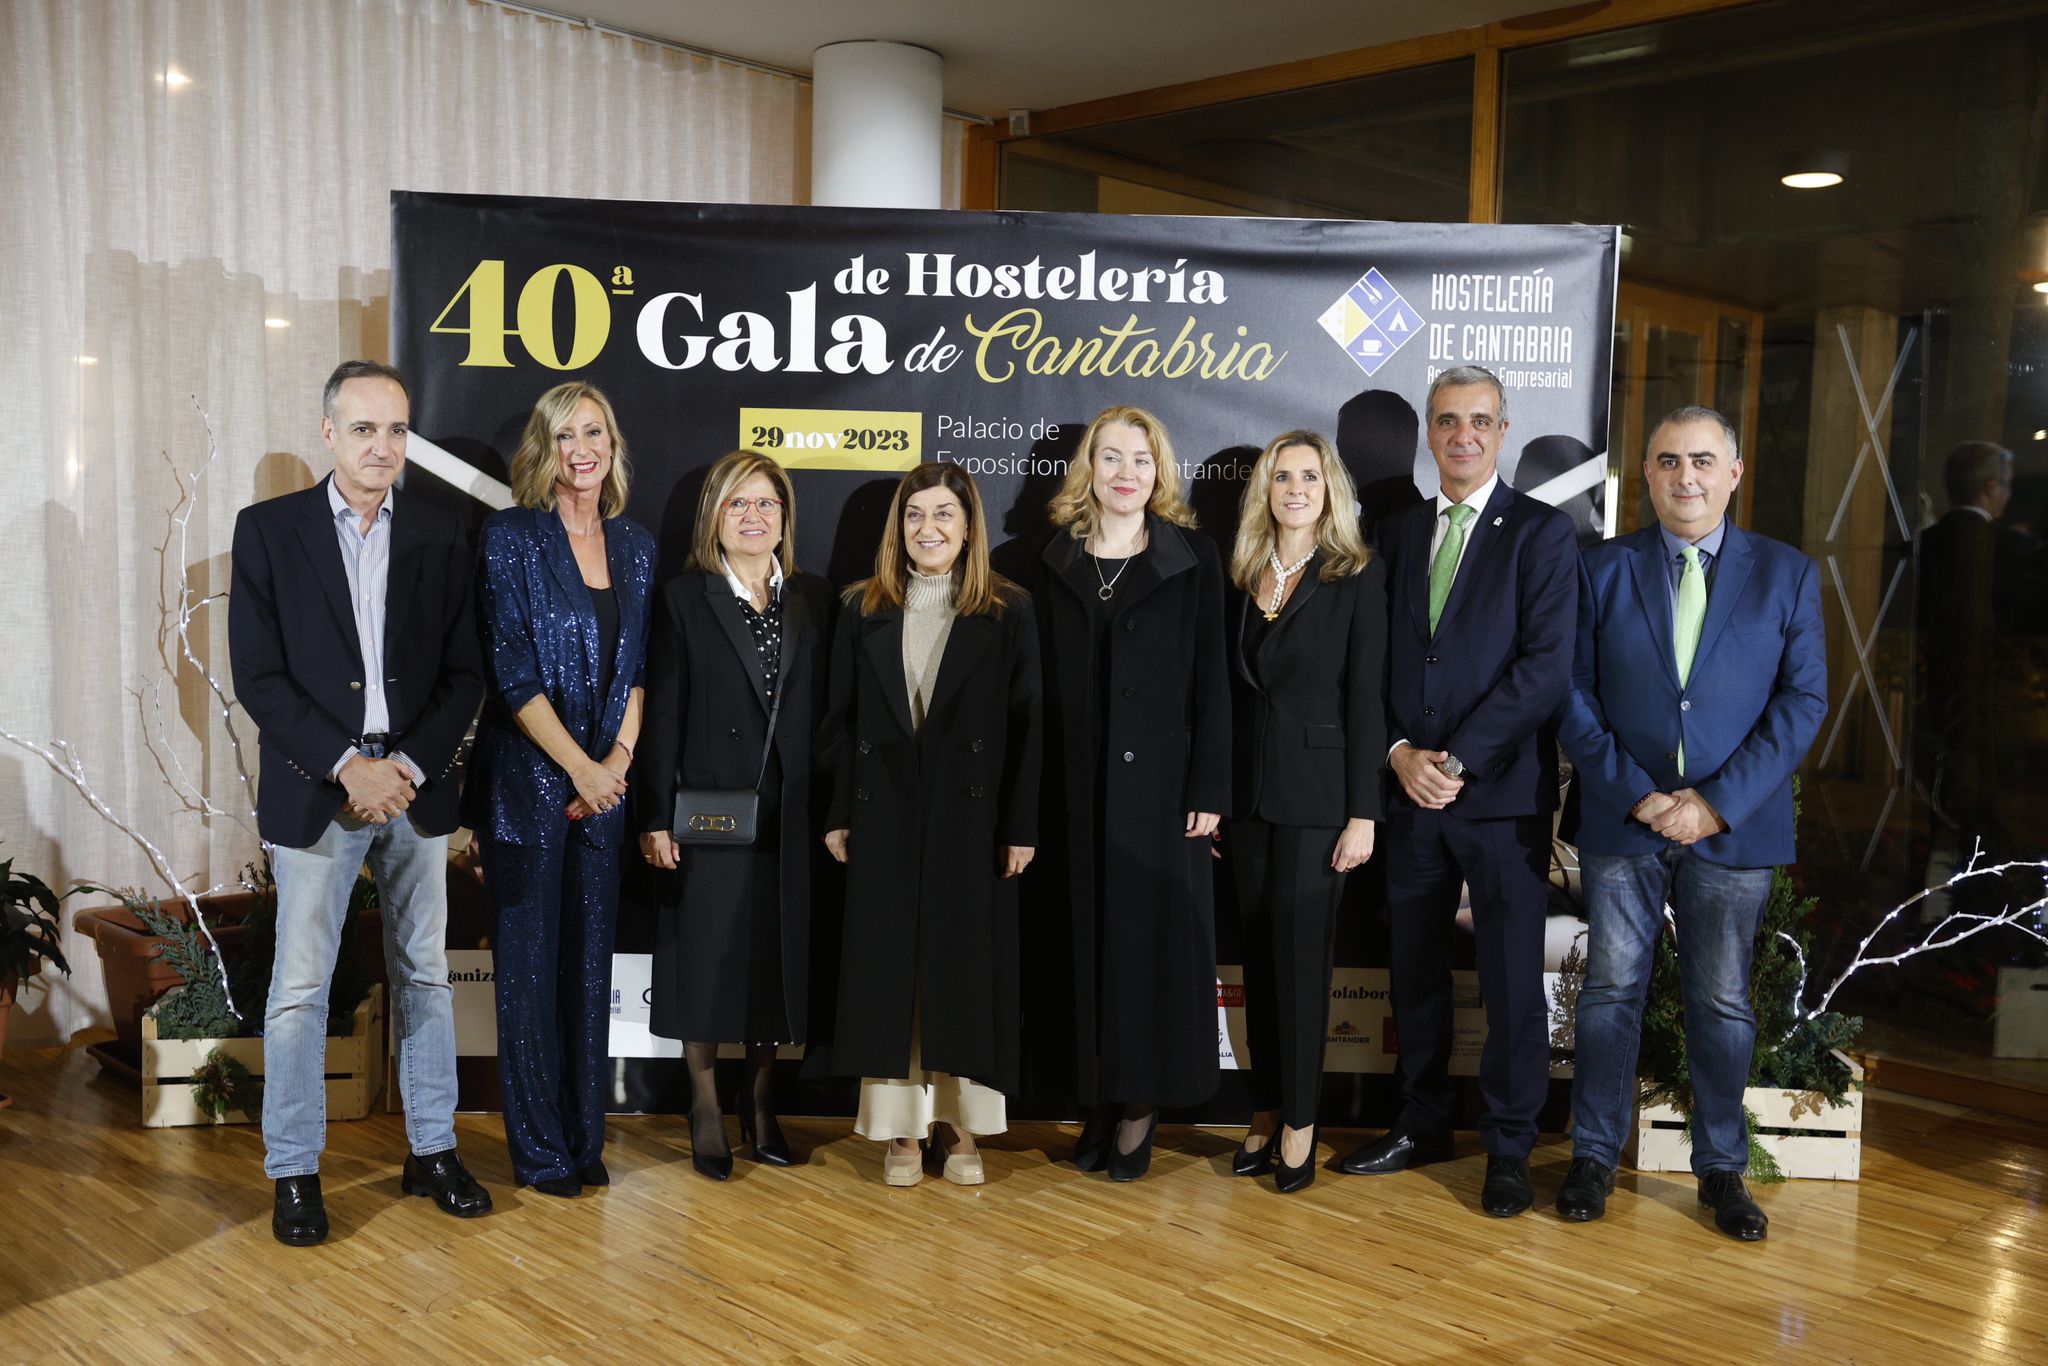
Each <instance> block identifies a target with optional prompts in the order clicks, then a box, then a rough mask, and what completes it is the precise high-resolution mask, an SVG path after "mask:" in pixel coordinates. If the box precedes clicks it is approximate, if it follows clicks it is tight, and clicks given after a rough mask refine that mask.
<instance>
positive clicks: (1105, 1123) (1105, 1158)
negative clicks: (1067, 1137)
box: [1074, 1105, 1116, 1172]
mask: <svg viewBox="0 0 2048 1366" xmlns="http://www.w3.org/2000/svg"><path fill="white" fill-rule="evenodd" d="M1115 1139H1116V1107H1115V1106H1114V1105H1098V1106H1096V1107H1095V1108H1094V1109H1093V1110H1091V1111H1089V1112H1088V1119H1087V1122H1086V1123H1084V1124H1082V1126H1081V1136H1080V1137H1079V1138H1077V1139H1075V1140H1074V1165H1075V1166H1076V1167H1078V1168H1079V1169H1081V1170H1082V1171H1084V1172H1099V1171H1101V1170H1102V1169H1103V1168H1104V1167H1107V1166H1108V1165H1109V1149H1110V1146H1111V1144H1112V1143H1113V1142H1114V1141H1115Z"/></svg>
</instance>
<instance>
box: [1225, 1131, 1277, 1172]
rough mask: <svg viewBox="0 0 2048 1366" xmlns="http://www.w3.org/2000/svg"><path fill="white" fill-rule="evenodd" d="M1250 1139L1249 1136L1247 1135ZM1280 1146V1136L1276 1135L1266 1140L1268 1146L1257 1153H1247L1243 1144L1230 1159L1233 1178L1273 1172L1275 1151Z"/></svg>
mask: <svg viewBox="0 0 2048 1366" xmlns="http://www.w3.org/2000/svg"><path fill="white" fill-rule="evenodd" d="M1247 1137H1249V1135H1247ZM1279 1146H1280V1135H1279V1134H1277V1133H1275V1134H1273V1135H1272V1136H1271V1137H1269V1138H1268V1139H1267V1140H1266V1146H1265V1147H1263V1148H1261V1149H1259V1150H1258V1151H1257V1152H1255V1153H1254V1152H1247V1151H1246V1150H1245V1147H1244V1145H1243V1144H1242V1143H1240V1144H1238V1145H1237V1152H1236V1153H1235V1154H1234V1155H1233V1156H1232V1157H1231V1159H1230V1174H1231V1175H1232V1176H1264V1175H1265V1174H1266V1173H1267V1172H1269V1171H1271V1170H1273V1150H1274V1149H1275V1148H1277V1147H1279Z"/></svg>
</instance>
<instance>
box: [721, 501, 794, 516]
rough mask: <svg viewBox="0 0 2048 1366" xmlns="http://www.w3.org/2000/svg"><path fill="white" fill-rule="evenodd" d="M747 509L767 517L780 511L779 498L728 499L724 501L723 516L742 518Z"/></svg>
mask: <svg viewBox="0 0 2048 1366" xmlns="http://www.w3.org/2000/svg"><path fill="white" fill-rule="evenodd" d="M748 508H752V509H753V510H754V511H756V512H758V513H760V514H761V515H762V516H763V517H768V516H772V515H774V514H775V513H778V512H780V511H782V500H781V499H780V498H728V499H726V500H725V515H726V516H728V517H744V516H746V515H747V509H748Z"/></svg>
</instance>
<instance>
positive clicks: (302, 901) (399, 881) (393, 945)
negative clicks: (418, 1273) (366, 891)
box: [263, 816, 455, 1179]
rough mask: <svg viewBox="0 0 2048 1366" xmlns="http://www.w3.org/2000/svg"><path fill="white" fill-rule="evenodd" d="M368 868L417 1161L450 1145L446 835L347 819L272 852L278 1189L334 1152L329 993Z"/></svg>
mask: <svg viewBox="0 0 2048 1366" xmlns="http://www.w3.org/2000/svg"><path fill="white" fill-rule="evenodd" d="M365 863H368V864H369V865H370V874H371V876H372V877H374V878H375V879H376V881H377V895H378V898H379V900H380V901H381V902H382V903H383V907H384V963H385V968H386V975H387V976H388V977H389V979H390V981H391V1006H390V1010H391V1028H392V1030H393V1032H394V1034H395V1035H396V1037H397V1039H398V1086H399V1093H400V1094H401V1095H402V1096H403V1097H404V1098H405V1135H406V1138H407V1140H408V1141H409V1142H410V1143H411V1145H412V1150H413V1151H414V1152H415V1153H418V1154H419V1155H420V1156H422V1157H427V1156H430V1155H432V1154H434V1153H438V1152H446V1151H447V1150H448V1149H450V1148H453V1147H454V1146H455V998H454V994H453V992H452V991H451V989H450V988H449V985H448V954H447V947H448V943H447V941H448V837H447V836H446V835H435V836H426V835H422V834H420V833H419V832H418V831H417V830H415V829H413V826H412V821H411V820H410V818H408V817H404V816H401V817H399V818H398V819H397V820H394V821H392V822H390V823H389V824H387V825H371V824H369V823H367V822H364V821H359V820H356V819H355V818H353V817H350V816H341V817H338V818H336V819H335V820H334V821H333V822H332V823H330V824H329V825H328V827H327V829H326V831H325V832H324V833H323V834H322V835H321V836H320V838H319V840H318V841H317V842H316V843H314V844H312V845H311V846H309V847H307V848H304V849H285V848H282V847H273V848H272V849H271V851H270V864H271V870H272V872H273V873H274V874H275V876H276V878H277V961H276V964H275V966H274V967H273V968H272V969H271V974H270V1003H269V1007H268V1008H267V1009H266V1010H265V1012H264V1016H263V1073H264V1076H263V1146H264V1159H263V1172H264V1175H266V1176H269V1177H271V1178H273V1179H276V1178H282V1177H286V1176H311V1175H313V1174H314V1173H316V1172H318V1171H319V1170H320V1152H321V1149H322V1148H324V1147H325V1146H326V1144H327V1079H326V1057H327V1054H326V1050H327V989H328V985H329V983H330V982H331V981H332V980H333V978H334V960H335V957H336V956H337V954H338V953H339V952H340V949H341V927H342V919H343V917H344V916H345V915H346V914H347V913H348V898H349V892H350V891H351V890H352V889H353V888H354V886H355V881H356V873H357V871H358V870H359V869H361V868H362V866H363V865H364V864H365ZM378 1065H380V1066H381V1065H382V1060H381V1059H379V1060H378Z"/></svg>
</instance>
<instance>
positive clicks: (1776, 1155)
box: [1626, 1053, 1863, 1181]
mask: <svg viewBox="0 0 2048 1366" xmlns="http://www.w3.org/2000/svg"><path fill="white" fill-rule="evenodd" d="M1835 1056H1836V1057H1838V1058H1841V1059H1842V1061H1843V1062H1844V1063H1846V1064H1847V1065H1848V1067H1849V1071H1850V1073H1851V1074H1852V1075H1853V1076H1854V1078H1855V1081H1854V1083H1853V1084H1852V1085H1851V1087H1850V1090H1849V1094H1848V1095H1847V1096H1846V1097H1844V1098H1843V1101H1842V1103H1841V1104H1840V1105H1829V1104H1828V1103H1827V1101H1826V1100H1825V1099H1824V1098H1823V1097H1822V1096H1821V1095H1820V1093H1819V1092H1816V1091H1776V1090H1771V1089H1770V1088H1768V1087H1762V1086H1752V1087H1750V1088H1749V1089H1748V1090H1747V1091H1745V1092H1743V1093H1742V1098H1743V1103H1744V1104H1746V1105H1747V1106H1749V1110H1750V1113H1751V1114H1753V1115H1755V1116H1756V1118H1757V1123H1758V1125H1759V1126H1760V1128H1759V1132H1758V1133H1757V1136H1756V1137H1757V1142H1758V1143H1759V1144H1761V1145H1762V1146H1763V1148H1764V1150H1765V1151H1766V1152H1768V1153H1770V1155H1771V1156H1772V1158H1773V1159H1775V1160H1776V1161H1777V1164H1778V1170H1779V1171H1781V1172H1783V1173H1785V1175H1786V1176H1788V1177H1795V1178H1805V1179H1809V1180H1816V1181H1854V1180H1856V1179H1857V1177H1858V1175H1859V1174H1860V1173H1861V1171H1862V1168H1863V1069H1862V1068H1861V1067H1859V1066H1857V1065H1856V1063H1855V1062H1853V1061H1851V1060H1850V1059H1849V1058H1846V1057H1843V1056H1842V1054H1840V1053H1836V1054H1835ZM1629 1148H1630V1151H1629V1152H1628V1153H1627V1154H1626V1156H1627V1159H1628V1162H1629V1165H1631V1166H1633V1167H1634V1168H1635V1169H1636V1170H1637V1171H1645V1172H1689V1171H1691V1170H1692V1145H1691V1144H1690V1143H1688V1142H1686V1138H1685V1118H1684V1116H1682V1115H1680V1114H1679V1113H1678V1111H1677V1109H1675V1108H1674V1107H1672V1106H1671V1105H1668V1104H1666V1105H1648V1106H1643V1107H1641V1108H1640V1109H1638V1110H1637V1111H1636V1130H1635V1135H1634V1138H1633V1139H1632V1141H1631V1142H1630V1145H1629Z"/></svg>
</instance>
